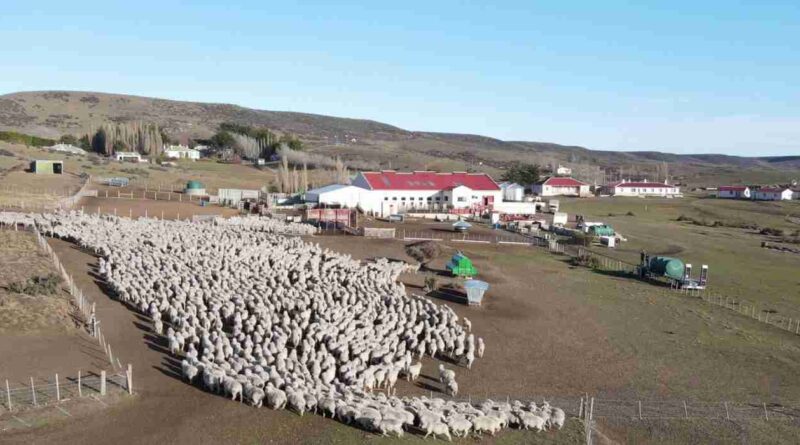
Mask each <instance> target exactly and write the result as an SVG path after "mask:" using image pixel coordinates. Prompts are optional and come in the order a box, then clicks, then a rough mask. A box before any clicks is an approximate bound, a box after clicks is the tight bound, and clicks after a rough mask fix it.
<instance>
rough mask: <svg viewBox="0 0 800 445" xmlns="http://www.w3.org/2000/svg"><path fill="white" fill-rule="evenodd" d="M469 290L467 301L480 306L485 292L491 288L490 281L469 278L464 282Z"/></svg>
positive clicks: (471, 304) (465, 287)
mask: <svg viewBox="0 0 800 445" xmlns="http://www.w3.org/2000/svg"><path fill="white" fill-rule="evenodd" d="M464 289H465V290H466V291H467V303H469V305H470V306H480V305H481V302H482V301H483V294H484V293H485V292H486V291H487V290H488V289H489V283H487V282H485V281H481V280H467V281H466V282H465V283H464Z"/></svg>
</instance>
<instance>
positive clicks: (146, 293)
mask: <svg viewBox="0 0 800 445" xmlns="http://www.w3.org/2000/svg"><path fill="white" fill-rule="evenodd" d="M18 220H25V221H28V222H29V225H30V226H32V227H36V230H40V231H41V232H43V233H44V234H46V235H49V236H55V237H60V238H65V239H69V240H74V241H76V242H77V243H79V244H80V245H82V246H84V247H87V248H90V249H93V250H94V251H95V252H97V254H98V255H99V257H100V258H99V260H98V264H99V266H98V267H99V272H100V275H101V277H102V278H103V280H105V282H106V284H107V285H108V287H109V288H110V289H111V291H112V292H113V293H114V295H115V298H117V299H119V300H120V302H122V303H123V304H125V305H127V306H128V307H130V308H131V310H134V311H138V312H140V313H142V314H144V315H147V316H149V317H151V318H152V321H153V330H154V331H156V333H160V332H162V331H163V329H164V328H166V331H167V332H166V338H167V340H168V344H169V350H170V354H172V355H173V356H175V357H178V358H179V359H184V360H183V361H182V362H181V368H182V369H181V371H182V373H183V376H184V378H186V379H187V381H189V382H190V383H191V382H192V381H195V380H196V377H197V376H198V375H200V376H201V377H202V386H203V388H205V389H206V390H207V391H210V392H214V393H224V394H225V395H227V396H230V397H231V398H232V399H233V400H236V398H237V397H238V398H239V401H240V402H244V401H245V400H244V399H245V398H246V399H247V402H248V403H249V404H251V405H253V406H261V405H262V404H263V403H264V402H266V405H267V406H268V407H270V408H273V409H284V408H286V406H289V407H290V408H291V409H293V410H295V411H298V413H299V414H301V415H302V414H303V413H304V412H305V411H315V410H318V411H320V412H321V413H322V415H323V416H328V415H330V416H334V415H335V417H336V418H337V419H339V420H340V421H343V422H346V423H348V422H353V421H354V420H356V419H357V420H358V423H359V424H360V425H361V426H362V427H364V428H365V429H368V430H371V431H372V430H376V431H379V432H381V431H385V432H386V433H394V434H397V431H396V427H397V425H398V424H399V425H400V431H402V428H403V426H404V425H410V424H411V423H412V421H413V420H416V421H417V423H418V424H419V425H420V427H421V429H422V430H423V431H426V430H427V429H433V428H434V426H436V428H440V429H441V428H442V427H441V426H437V425H440V424H444V428H445V429H446V430H447V431H448V434H447V435H444V434H441V433H439V434H438V436H439V437H448V438H449V429H452V432H453V433H454V434H456V435H459V434H466V432H465V430H466V431H469V430H470V429H471V428H472V421H473V420H476V421H477V419H481V418H482V417H483V418H487V419H495V418H496V417H497V416H500V417H501V418H496V420H494V422H495V423H496V426H495V425H494V424H492V425H490V426H488V427H486V425H484V426H482V427H478V426H476V427H475V429H476V431H480V432H491V433H493V434H494V432H495V428H500V427H502V426H503V425H505V424H506V423H508V421H509V419H512V420H513V421H514V422H515V423H516V424H520V422H518V417H519V416H518V414H517V413H516V412H515V413H513V414H512V413H511V412H510V411H508V412H507V411H505V410H501V411H497V410H493V411H491V412H487V414H490V415H487V416H484V413H483V412H482V411H480V410H478V409H477V408H476V407H475V406H472V405H471V404H466V403H464V404H458V403H456V402H452V401H444V400H443V399H440V398H426V397H410V398H402V399H398V398H396V397H387V396H386V395H385V394H382V393H378V394H373V393H371V392H370V390H371V389H373V388H374V387H375V386H378V387H381V388H386V389H387V390H388V393H391V391H392V390H393V389H394V386H395V384H396V381H397V378H398V374H399V373H400V372H402V373H403V375H404V376H405V377H406V378H407V379H408V380H409V381H412V380H415V379H417V378H418V377H419V375H420V372H421V368H422V364H421V363H420V362H416V363H414V364H412V357H418V360H421V358H422V357H423V356H424V355H426V354H428V355H430V356H432V357H434V358H435V356H436V355H437V354H442V355H443V356H444V355H446V356H448V357H449V358H451V359H452V360H453V361H455V362H456V363H466V366H467V367H468V368H469V367H471V365H472V364H473V362H474V360H475V357H478V358H481V357H483V352H484V348H485V345H484V341H483V339H482V338H479V337H478V338H476V337H475V336H474V334H472V333H471V331H472V322H471V321H470V320H468V319H466V318H463V319H462V318H460V317H458V316H457V315H456V313H455V312H454V311H453V310H452V309H450V308H448V307H446V306H440V305H437V304H435V303H433V302H432V301H431V300H429V299H427V298H424V297H416V296H411V297H409V296H406V292H405V288H404V286H403V285H402V284H401V283H398V282H397V278H398V276H399V275H400V273H402V272H403V271H405V270H406V266H405V265H403V264H402V263H392V262H389V261H386V260H385V259H381V260H378V261H375V262H373V263H366V264H364V263H360V262H358V261H356V260H354V259H353V258H351V257H350V256H348V255H341V254H337V253H335V252H332V251H330V250H327V249H322V248H320V247H319V246H318V245H315V244H312V243H308V242H306V241H304V240H302V239H300V238H297V237H293V236H292V235H308V234H312V233H313V232H314V228H313V227H310V226H307V225H302V224H287V223H284V222H282V221H278V220H273V219H268V218H238V217H237V218H229V219H222V218H217V219H215V220H213V221H212V222H210V223H202V224H195V223H188V222H178V221H159V220H154V219H139V220H130V219H127V218H118V217H111V216H96V215H86V214H83V213H81V212H63V213H56V214H45V215H35V216H28V215H25V216H17V215H14V214H6V213H2V212H0V223H2V222H3V221H18ZM287 235H288V236H287ZM310 283H313V286H310V285H309V284H310ZM162 317H163V320H162ZM160 335H161V334H160ZM439 371H440V375H439V378H440V382H441V383H442V384H443V387H444V389H445V391H446V392H447V393H448V394H450V395H451V396H455V395H456V394H457V392H458V385H457V383H456V381H455V377H456V376H455V371H453V370H449V369H446V368H444V366H443V365H440V367H439ZM515 406H516V405H515ZM519 406H522V405H519ZM510 409H511V408H510V406H509V410H510ZM523 411H524V410H523ZM545 411H546V412H547V416H548V419H549V422H550V423H549V424H552V425H563V420H561V423H560V424H559V421H558V419H559V418H558V411H557V409H555V408H549V404H548V405H547V408H546V409H545V408H543V411H541V414H542V415H543V413H544V412H545ZM410 412H413V413H414V415H413V417H414V419H412V415H411V414H410ZM561 413H562V414H561V415H562V417H563V411H562V412H561ZM445 414H446V416H445ZM464 416H468V417H464ZM480 422H481V421H478V422H477V423H480ZM486 422H487V421H485V420H484V423H486ZM381 433H382V434H384V433H383V432H381ZM431 434H434V436H437V434H436V433H431ZM398 435H399V434H398Z"/></svg>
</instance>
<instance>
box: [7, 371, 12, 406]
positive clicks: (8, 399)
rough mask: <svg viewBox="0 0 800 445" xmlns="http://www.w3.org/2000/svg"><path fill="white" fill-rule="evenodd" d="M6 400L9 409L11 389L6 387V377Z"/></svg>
mask: <svg viewBox="0 0 800 445" xmlns="http://www.w3.org/2000/svg"><path fill="white" fill-rule="evenodd" d="M6 402H8V410H9V411H11V409H12V408H11V390H10V389H8V379H6Z"/></svg>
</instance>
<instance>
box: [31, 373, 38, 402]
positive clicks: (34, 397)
mask: <svg viewBox="0 0 800 445" xmlns="http://www.w3.org/2000/svg"><path fill="white" fill-rule="evenodd" d="M31 399H33V406H39V404H37V403H36V388H35V387H34V386H33V377H31Z"/></svg>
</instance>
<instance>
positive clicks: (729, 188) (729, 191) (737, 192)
mask: <svg viewBox="0 0 800 445" xmlns="http://www.w3.org/2000/svg"><path fill="white" fill-rule="evenodd" d="M750 197H751V194H750V187H747V186H746V185H722V186H720V187H719V188H717V198H722V199H750Z"/></svg>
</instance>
